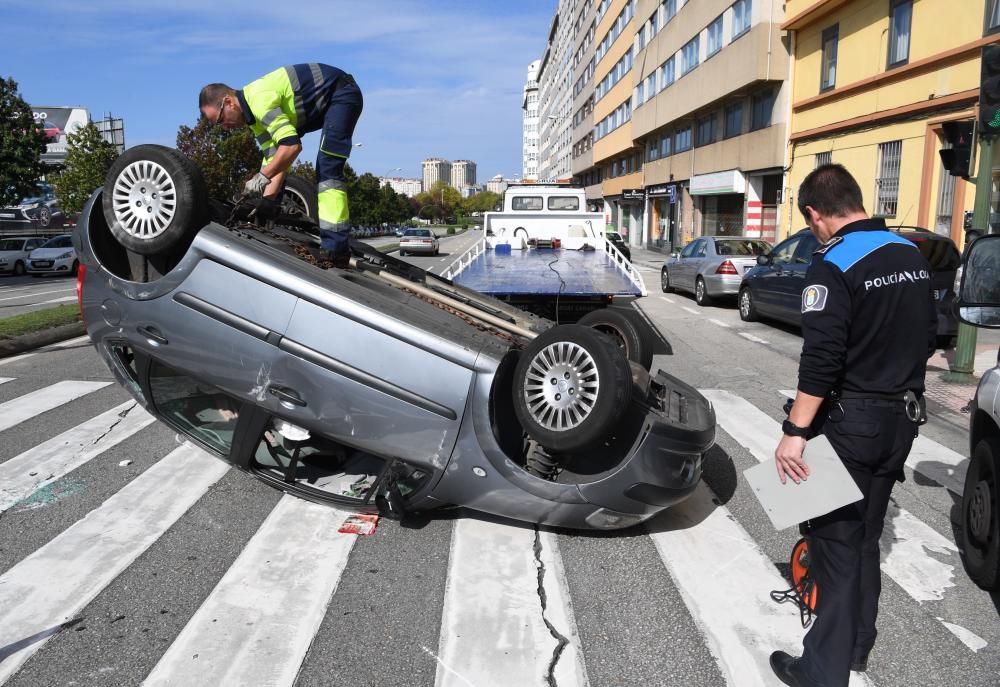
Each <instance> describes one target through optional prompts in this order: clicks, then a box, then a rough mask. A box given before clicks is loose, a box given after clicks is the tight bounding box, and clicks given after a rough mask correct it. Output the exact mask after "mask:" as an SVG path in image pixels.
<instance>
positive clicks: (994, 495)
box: [960, 437, 1000, 591]
mask: <svg viewBox="0 0 1000 687" xmlns="http://www.w3.org/2000/svg"><path fill="white" fill-rule="evenodd" d="M998 482H1000V440H997V439H996V438H993V437H988V438H986V439H983V440H981V441H980V442H979V443H978V444H976V447H975V449H974V450H973V452H972V460H971V461H969V469H968V472H967V473H966V475H965V488H964V489H963V490H962V538H961V542H960V543H961V545H962V562H963V563H964V564H965V570H966V572H968V573H969V577H970V578H972V581H973V582H975V583H976V584H978V585H979V586H980V587H982V588H983V589H985V590H986V591H1000V486H998Z"/></svg>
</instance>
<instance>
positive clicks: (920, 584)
mask: <svg viewBox="0 0 1000 687" xmlns="http://www.w3.org/2000/svg"><path fill="white" fill-rule="evenodd" d="M701 393H702V394H703V395H704V396H705V397H706V398H708V399H709V400H710V401H711V402H712V405H714V406H715V412H716V419H717V420H718V423H719V425H720V426H721V427H722V428H723V429H724V430H725V431H726V433H727V434H729V435H730V436H731V437H733V439H735V440H736V441H737V442H739V443H740V444H742V445H743V446H745V447H746V448H747V449H748V450H749V451H750V453H751V454H753V456H754V458H756V459H757V460H758V461H760V462H762V463H763V462H765V461H768V460H771V459H773V457H774V449H775V448H777V445H778V440H779V439H780V438H781V425H780V424H779V423H778V421H777V420H774V419H772V418H771V417H770V416H769V415H767V414H766V413H764V412H763V411H761V410H759V409H758V408H757V407H756V406H754V405H752V404H751V403H750V402H749V401H747V400H746V399H744V398H741V397H739V396H736V395H734V394H732V393H730V392H728V391H721V390H702V391H701ZM942 448H943V447H942ZM880 544H881V547H882V572H884V573H885V574H886V575H887V576H888V577H889V578H891V579H892V580H893V581H894V582H895V583H896V584H898V585H899V586H900V587H901V588H902V589H903V590H904V591H905V592H906V593H907V594H909V595H910V598H912V599H914V600H915V601H918V602H922V601H927V600H932V599H933V600H938V599H943V598H944V595H945V591H946V590H947V589H948V588H949V587H954V586H955V582H954V578H955V568H956V566H958V549H957V548H956V547H955V545H954V544H953V543H952V542H950V541H948V540H947V539H946V538H945V537H944V536H942V535H941V534H939V533H938V532H937V531H936V530H934V529H933V528H931V527H930V526H929V525H927V524H926V523H925V522H923V521H922V520H920V519H919V518H917V517H915V516H913V515H912V514H911V513H909V512H908V511H906V510H905V509H903V508H899V507H897V506H895V505H893V506H892V507H890V508H889V511H888V512H887V513H886V527H885V531H884V532H883V534H882V540H881V542H880ZM928 553H933V554H935V555H934V556H930V555H928ZM950 620H954V619H950ZM942 622H943V621H942ZM945 627H949V626H948V625H947V624H945ZM949 629H951V628H950V627H949ZM956 636H958V637H959V639H962V641H963V642H964V641H965V640H964V639H963V638H962V636H961V635H956ZM966 646H970V648H971V645H969V644H968V643H966Z"/></svg>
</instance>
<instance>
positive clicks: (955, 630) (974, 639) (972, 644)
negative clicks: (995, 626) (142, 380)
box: [938, 618, 989, 651]
mask: <svg viewBox="0 0 1000 687" xmlns="http://www.w3.org/2000/svg"><path fill="white" fill-rule="evenodd" d="M938 620H940V621H941V623H942V624H943V625H944V626H945V627H947V628H948V629H949V630H951V633H952V634H953V635H955V636H956V637H958V638H959V639H961V640H962V643H963V644H965V646H967V647H969V648H970V649H972V650H973V651H979V650H980V649H985V648H986V645H987V644H989V642H987V641H986V640H985V639H983V638H982V637H980V636H979V635H977V634H976V633H975V632H971V631H970V630H966V629H965V628H964V627H962V626H961V625H955V624H954V623H949V622H948V621H946V620H941V618H938Z"/></svg>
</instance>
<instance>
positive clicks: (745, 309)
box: [740, 291, 750, 317]
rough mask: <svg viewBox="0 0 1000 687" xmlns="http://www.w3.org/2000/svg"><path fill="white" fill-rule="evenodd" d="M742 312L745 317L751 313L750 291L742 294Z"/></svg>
mask: <svg viewBox="0 0 1000 687" xmlns="http://www.w3.org/2000/svg"><path fill="white" fill-rule="evenodd" d="M740 313H741V314H742V315H743V316H744V317H747V316H748V315H749V314H750V293H749V292H748V291H744V292H743V293H741V294H740Z"/></svg>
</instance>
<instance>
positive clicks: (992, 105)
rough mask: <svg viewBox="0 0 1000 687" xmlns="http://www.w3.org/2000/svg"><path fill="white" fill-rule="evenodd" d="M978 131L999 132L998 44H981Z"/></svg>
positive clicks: (999, 57)
mask: <svg viewBox="0 0 1000 687" xmlns="http://www.w3.org/2000/svg"><path fill="white" fill-rule="evenodd" d="M979 133H980V134H982V135H987V136H990V135H993V134H997V133H1000V45H997V44H995V43H992V44H990V45H985V46H983V55H982V61H981V65H980V71H979Z"/></svg>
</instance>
